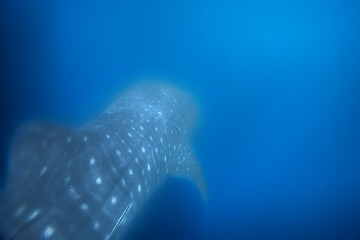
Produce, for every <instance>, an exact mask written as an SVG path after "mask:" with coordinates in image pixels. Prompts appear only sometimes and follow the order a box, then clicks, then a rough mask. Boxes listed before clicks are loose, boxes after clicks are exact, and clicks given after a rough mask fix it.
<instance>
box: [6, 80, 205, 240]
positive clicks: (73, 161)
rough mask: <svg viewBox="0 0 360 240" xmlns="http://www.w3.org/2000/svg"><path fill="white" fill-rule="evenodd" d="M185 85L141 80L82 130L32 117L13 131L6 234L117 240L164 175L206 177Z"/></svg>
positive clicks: (197, 180)
mask: <svg viewBox="0 0 360 240" xmlns="http://www.w3.org/2000/svg"><path fill="white" fill-rule="evenodd" d="M195 123H196V108H195V106H194V103H193V101H192V99H191V98H190V97H189V96H188V95H187V94H186V93H184V92H183V91H181V90H179V89H177V88H174V87H172V86H169V85H166V84H160V83H143V84H139V85H137V86H135V87H133V88H131V89H129V90H128V91H126V92H124V93H123V94H121V95H120V96H119V97H118V98H117V100H116V101H115V103H114V104H113V105H112V106H110V107H109V108H108V109H107V110H106V111H105V112H104V113H103V114H101V115H100V116H99V117H98V118H97V119H95V120H94V121H92V122H90V123H89V124H87V125H85V126H83V127H82V128H78V129H75V128H69V127H66V126H62V125H59V124H55V123H49V122H30V123H27V124H24V125H23V126H22V127H20V128H19V129H18V131H17V133H16V134H15V136H14V138H13V141H12V144H11V148H10V154H9V155H10V161H9V178H8V180H7V185H6V188H5V190H4V191H3V192H2V194H1V199H0V203H1V205H0V206H1V207H0V208H1V212H0V213H1V224H0V227H1V229H2V231H3V233H4V235H5V239H21V240H26V239H106V240H107V239H118V238H119V237H121V236H122V235H123V233H124V231H125V230H126V228H127V226H128V225H129V222H131V219H132V218H133V216H134V215H135V214H136V212H137V211H138V209H139V207H141V206H142V205H143V203H144V201H146V198H147V197H148V196H149V194H151V192H152V191H153V190H154V189H155V188H157V187H158V186H159V184H161V182H162V181H164V179H166V176H170V175H171V176H174V175H175V176H185V177H189V178H190V179H192V180H193V181H194V182H195V183H196V184H197V186H198V187H199V189H200V191H201V192H202V194H203V196H204V198H206V187H205V182H204V179H203V176H202V173H201V169H200V165H199V163H198V161H197V160H196V158H195V157H194V154H193V152H192V150H191V147H190V144H189V140H190V137H191V134H192V130H193V128H194V126H195Z"/></svg>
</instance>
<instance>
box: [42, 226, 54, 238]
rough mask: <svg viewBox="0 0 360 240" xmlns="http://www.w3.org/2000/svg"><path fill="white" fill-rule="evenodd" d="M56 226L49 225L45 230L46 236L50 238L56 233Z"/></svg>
mask: <svg viewBox="0 0 360 240" xmlns="http://www.w3.org/2000/svg"><path fill="white" fill-rule="evenodd" d="M54 231H55V230H54V228H53V227H52V226H47V227H46V228H45V230H44V232H43V235H44V237H45V238H49V237H51V236H52V235H53V234H54Z"/></svg>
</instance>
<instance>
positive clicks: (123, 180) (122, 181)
mask: <svg viewBox="0 0 360 240" xmlns="http://www.w3.org/2000/svg"><path fill="white" fill-rule="evenodd" d="M121 183H122V185H123V186H124V187H125V186H126V182H125V179H121Z"/></svg>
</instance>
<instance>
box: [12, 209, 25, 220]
mask: <svg viewBox="0 0 360 240" xmlns="http://www.w3.org/2000/svg"><path fill="white" fill-rule="evenodd" d="M24 210H25V206H20V207H18V208H17V209H16V210H15V213H14V217H15V218H17V217H18V216H20V215H21V214H22V213H23V212H24Z"/></svg>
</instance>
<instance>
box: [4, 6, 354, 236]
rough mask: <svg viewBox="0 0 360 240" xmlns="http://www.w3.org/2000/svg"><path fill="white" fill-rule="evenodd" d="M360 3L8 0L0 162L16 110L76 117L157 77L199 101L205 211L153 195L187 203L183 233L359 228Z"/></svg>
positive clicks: (20, 115) (24, 115) (344, 232)
mask: <svg viewBox="0 0 360 240" xmlns="http://www.w3.org/2000/svg"><path fill="white" fill-rule="evenodd" d="M359 10H360V6H359V3H357V2H356V1H346V0H334V1H316V0H315V1H306V0H302V1H300V0H295V1H261V0H252V1H230V0H228V1H227V0H224V1H215V0H208V1H205V0H183V1H165V0H160V1H156V0H154V1H143V0H134V1H114V0H107V1H95V0H89V1H85V0H71V1H70V0H63V1H45V0H32V1H26V0H18V1H13V0H3V1H1V2H0V22H1V25H0V28H1V38H0V41H1V44H0V63H1V64H0V73H1V75H0V78H1V88H0V91H1V92H0V98H1V109H2V113H1V124H0V130H1V133H2V134H1V136H0V140H1V149H0V150H1V159H2V161H1V164H2V165H1V166H2V167H1V169H4V168H5V167H6V163H5V159H6V154H7V148H8V144H9V139H10V137H11V134H12V133H13V131H14V129H15V128H16V127H17V126H18V125H19V123H21V122H23V121H24V120H27V119H49V120H53V121H56V122H60V123H63V124H67V125H71V126H78V125H81V124H83V123H86V122H88V121H89V120H91V119H93V118H94V117H96V116H97V115H98V114H99V113H101V112H102V111H103V110H104V109H105V108H106V107H107V106H108V105H109V104H110V103H111V101H112V100H113V99H114V98H115V97H116V96H117V94H119V92H121V91H122V90H124V89H125V88H127V87H129V86H131V85H132V84H133V83H135V82H137V80H139V79H143V78H150V77H151V78H155V79H164V80H165V81H168V82H171V83H173V84H174V85H177V86H180V87H182V88H184V89H187V91H188V92H190V93H191V94H192V95H193V96H194V98H195V99H196V101H197V104H198V107H199V113H200V114H199V124H198V128H197V132H196V133H195V135H194V136H195V137H194V140H193V144H194V146H195V147H194V149H195V153H196V155H197V157H198V159H199V161H200V162H201V164H202V167H203V170H204V175H205V178H206V181H207V186H208V195H209V200H208V202H207V203H206V204H204V206H205V207H206V211H207V213H206V216H205V217H203V215H204V212H203V210H201V209H202V207H203V206H201V204H198V198H196V194H195V195H192V194H189V196H188V198H187V200H184V199H181V198H177V197H169V198H162V201H165V202H167V204H168V205H167V206H170V209H171V208H173V207H174V206H178V207H179V206H184V207H183V209H182V210H183V211H184V212H182V213H183V215H181V214H180V213H177V214H179V215H177V214H176V213H174V214H173V215H175V217H174V219H177V220H179V222H180V223H181V222H182V223H184V222H186V221H184V220H183V217H184V216H185V218H186V216H187V218H188V219H189V220H191V221H189V223H191V224H188V226H187V227H185V226H184V225H181V224H179V225H176V224H175V225H176V226H177V227H178V231H179V229H180V230H181V229H183V230H184V231H188V234H189V235H186V236H187V239H190V238H191V237H189V236H193V237H194V239H199V238H200V236H199V233H198V232H197V233H194V234H193V235H191V233H192V231H194V229H200V228H201V226H203V225H205V227H204V233H203V238H204V239H360V204H359V202H360V124H359V123H360V82H359V80H360V55H359V53H360V45H359V43H360V32H359V30H360V15H359ZM2 173H3V174H2V176H3V177H2V179H4V176H5V175H4V173H5V171H4V170H3V171H2ZM180 185H181V184H180ZM183 185H184V186H183V187H179V188H175V189H179V192H181V191H185V192H187V191H190V192H192V190H186V189H188V187H187V186H185V185H186V184H183ZM189 188H190V189H191V187H189ZM169 194H170V193H169ZM172 194H174V193H172ZM165 195H166V194H165ZM185 195H186V194H185ZM160 196H163V195H161V194H160ZM170 196H176V194H175V195H171V194H170ZM160 198H161V197H160ZM169 199H170V200H169ZM176 199H178V201H179V202H176V201H177V200H176ZM192 199H194V202H196V204H193V205H192V204H191V202H192ZM182 201H185V202H186V203H188V204H185V205H181V202H182ZM155 202H156V201H155ZM160 202H161V201H160ZM189 202H190V204H189ZM171 204H175V205H171ZM158 205H159V204H158ZM185 206H186V207H185ZM158 207H159V206H158ZM180 209H181V207H180ZM161 211H163V209H161V207H159V212H161ZM186 211H187V212H186ZM155 212H156V211H155ZM186 213H187V214H186ZM191 213H193V215H191ZM149 215H150V216H151V214H149ZM155 215H156V214H155ZM177 216H179V217H177ZM180 216H181V217H180ZM189 216H190V217H189ZM191 216H193V217H192V218H191ZM181 219H182V220H181ZM194 219H199V221H193V220H194ZM201 219H203V220H201ZM150 222H151V221H150ZM158 225H161V224H160V223H159V224H158ZM189 225H190V227H189ZM191 226H192V227H191ZM140 229H141V227H140ZM169 229H171V228H169ZM173 229H174V231H176V230H175V229H176V227H175V228H173ZM170 231H172V230H170ZM195 232H196V231H195ZM150 235H151V234H150ZM150 235H149V236H150ZM140 238H141V236H140Z"/></svg>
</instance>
